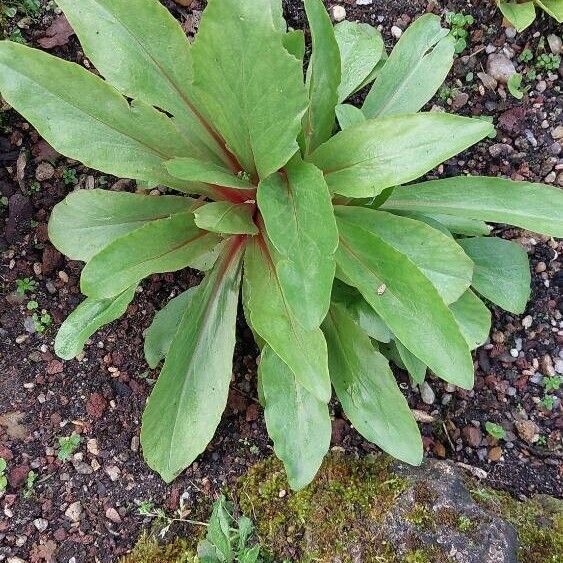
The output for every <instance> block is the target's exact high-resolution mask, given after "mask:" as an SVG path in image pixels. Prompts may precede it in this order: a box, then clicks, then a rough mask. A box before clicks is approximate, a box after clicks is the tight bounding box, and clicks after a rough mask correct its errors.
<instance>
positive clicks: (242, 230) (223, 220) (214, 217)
mask: <svg viewBox="0 0 563 563" xmlns="http://www.w3.org/2000/svg"><path fill="white" fill-rule="evenodd" d="M253 213H254V207H253V206H252V205H248V204H246V203H230V202H228V201H214V202H211V203H207V204H205V205H203V206H201V207H199V208H198V209H197V210H196V211H195V213H194V215H195V224H196V225H197V226H198V227H199V228H200V229H204V230H206V231H211V232H213V233H221V234H233V235H239V234H247V235H256V234H258V227H257V226H256V225H255V224H254V221H253V219H252V215H253Z"/></svg>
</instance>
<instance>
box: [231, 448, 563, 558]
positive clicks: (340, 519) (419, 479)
mask: <svg viewBox="0 0 563 563" xmlns="http://www.w3.org/2000/svg"><path fill="white" fill-rule="evenodd" d="M468 482H469V477H467V476H464V475H462V474H461V473H460V472H459V471H458V469H457V468H456V466H454V465H453V464H451V463H449V462H443V461H435V460H428V461H426V462H425V463H424V465H423V466H422V467H419V468H413V467H410V466H407V465H404V464H401V463H397V462H393V461H391V460H390V459H389V458H388V457H385V456H371V457H368V458H366V459H364V460H355V459H351V458H350V457H346V456H343V455H331V456H329V457H328V458H327V459H326V460H325V463H324V464H323V467H322V469H321V471H320V472H319V475H318V476H317V478H316V479H315V481H314V482H313V483H312V484H311V485H310V486H309V487H307V488H306V489H304V490H302V491H299V492H292V491H290V490H289V488H288V485H287V480H286V477H285V474H284V471H283V468H282V466H281V464H280V462H279V461H277V460H276V459H274V458H270V459H268V460H266V461H265V462H262V463H260V464H258V465H257V466H255V467H254V468H253V469H251V471H250V472H249V473H248V474H247V475H245V476H244V477H243V478H242V479H241V480H240V482H239V486H238V490H237V493H238V498H239V501H240V505H241V508H242V509H243V511H244V512H245V513H246V514H248V515H252V516H253V518H254V519H255V523H256V526H257V529H258V534H259V537H260V538H261V540H262V546H263V548H264V549H265V550H267V551H270V552H271V554H272V556H273V558H274V560H275V561H277V560H289V561H322V562H334V563H340V562H344V561H353V562H355V563H363V562H366V563H367V562H371V561H385V562H386V563H399V562H408V563H414V562H416V563H446V562H447V563H517V562H518V561H525V562H526V563H545V562H546V561H552V560H553V561H555V560H556V559H552V557H556V556H557V554H558V553H560V550H561V548H562V546H561V534H560V530H559V528H558V526H560V525H561V522H559V523H558V522H557V517H553V519H551V517H548V516H547V515H546V514H547V513H545V512H544V510H543V508H540V505H539V504H538V503H537V501H530V502H534V503H535V504H533V505H531V504H529V503H520V502H518V501H516V500H514V499H512V498H511V497H510V496H509V495H508V494H507V493H499V492H496V491H493V490H490V489H485V488H483V487H482V486H481V485H480V484H478V483H471V484H470V485H468V484H466V483H468ZM470 489H471V493H470ZM472 494H473V496H474V497H475V498H473V497H472ZM554 502H556V503H557V502H558V501H554ZM557 506H558V507H559V510H560V506H561V505H560V504H558V505H557ZM503 510H507V512H506V513H503V512H502V511H503ZM502 514H506V517H505V516H503V515H502ZM559 518H560V516H559ZM513 524H514V525H513ZM517 529H518V533H519V534H520V536H521V537H520V540H519V538H518V535H517ZM557 538H559V540H557Z"/></svg>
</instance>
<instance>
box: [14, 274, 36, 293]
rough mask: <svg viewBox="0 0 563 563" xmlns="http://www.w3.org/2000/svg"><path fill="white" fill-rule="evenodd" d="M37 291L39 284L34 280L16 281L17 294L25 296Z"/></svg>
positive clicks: (23, 279)
mask: <svg viewBox="0 0 563 563" xmlns="http://www.w3.org/2000/svg"><path fill="white" fill-rule="evenodd" d="M36 289H37V282H36V281H35V280H34V279H32V278H19V279H17V280H16V293H19V294H20V295H25V294H26V293H28V292H30V293H31V292H33V291H35V290H36Z"/></svg>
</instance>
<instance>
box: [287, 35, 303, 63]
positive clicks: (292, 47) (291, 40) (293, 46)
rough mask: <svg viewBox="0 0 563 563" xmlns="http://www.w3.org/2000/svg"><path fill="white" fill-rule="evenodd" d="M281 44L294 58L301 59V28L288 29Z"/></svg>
mask: <svg viewBox="0 0 563 563" xmlns="http://www.w3.org/2000/svg"><path fill="white" fill-rule="evenodd" d="M283 46H284V47H285V48H286V50H287V52H288V53H290V54H291V55H293V56H294V57H295V58H296V59H299V60H300V61H303V57H304V56H305V34H304V33H303V31H302V30H301V29H296V30H294V31H288V32H287V33H286V34H285V35H284V36H283Z"/></svg>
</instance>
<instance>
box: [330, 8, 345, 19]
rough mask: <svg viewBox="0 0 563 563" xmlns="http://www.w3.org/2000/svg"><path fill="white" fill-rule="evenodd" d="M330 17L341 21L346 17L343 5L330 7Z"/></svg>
mask: <svg viewBox="0 0 563 563" xmlns="http://www.w3.org/2000/svg"><path fill="white" fill-rule="evenodd" d="M331 11H332V19H333V20H334V21H335V22H341V21H343V20H345V19H346V10H345V8H344V7H343V6H333V7H332V10H331Z"/></svg>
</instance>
